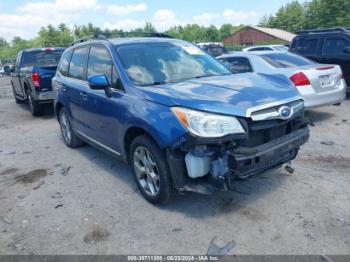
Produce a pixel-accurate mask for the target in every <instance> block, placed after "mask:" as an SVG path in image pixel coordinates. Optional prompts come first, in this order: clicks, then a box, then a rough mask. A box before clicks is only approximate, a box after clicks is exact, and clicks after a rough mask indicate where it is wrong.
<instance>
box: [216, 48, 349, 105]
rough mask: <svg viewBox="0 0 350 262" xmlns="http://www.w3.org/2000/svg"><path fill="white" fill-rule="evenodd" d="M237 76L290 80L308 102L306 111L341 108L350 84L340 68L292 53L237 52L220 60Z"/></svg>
mask: <svg viewBox="0 0 350 262" xmlns="http://www.w3.org/2000/svg"><path fill="white" fill-rule="evenodd" d="M217 58H218V59H219V60H220V61H221V62H223V63H224V64H225V65H226V66H227V67H228V68H229V69H230V70H231V72H233V73H246V72H256V73H261V74H274V75H276V74H281V75H284V76H286V77H288V78H289V79H290V80H291V81H292V82H293V83H294V85H295V86H296V88H297V89H298V91H299V93H300V94H301V96H302V97H303V99H304V103H305V107H306V108H307V109H311V108H314V107H320V106H326V105H339V104H340V103H341V102H342V101H343V100H344V99H345V96H346V84H345V80H344V76H343V73H342V71H341V68H340V66H338V65H325V64H318V63H315V62H313V61H310V60H308V59H306V58H304V57H302V56H299V55H295V54H292V53H289V52H287V53H286V52H274V51H265V52H262V51H260V52H235V53H232V54H227V55H222V56H219V57H217Z"/></svg>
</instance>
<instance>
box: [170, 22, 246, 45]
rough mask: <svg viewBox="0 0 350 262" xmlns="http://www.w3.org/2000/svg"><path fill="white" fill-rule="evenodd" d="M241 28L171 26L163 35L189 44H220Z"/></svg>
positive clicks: (190, 25) (230, 26) (229, 25)
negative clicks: (165, 34)
mask: <svg viewBox="0 0 350 262" xmlns="http://www.w3.org/2000/svg"><path fill="white" fill-rule="evenodd" d="M242 27H243V25H240V26H233V25H231V24H224V25H222V26H221V27H220V28H217V27H215V26H214V25H211V26H209V27H205V26H200V25H197V24H188V25H186V26H181V25H180V26H173V27H171V28H170V29H169V30H168V31H166V32H165V33H167V34H169V35H171V36H173V37H175V38H180V39H184V40H186V41H189V42H220V41H222V40H223V39H224V38H226V37H227V36H229V35H231V34H232V33H234V32H235V31H237V30H239V29H240V28H242Z"/></svg>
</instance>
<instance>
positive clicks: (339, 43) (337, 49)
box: [322, 37, 350, 55]
mask: <svg viewBox="0 0 350 262" xmlns="http://www.w3.org/2000/svg"><path fill="white" fill-rule="evenodd" d="M347 47H350V41H349V40H346V39H343V38H339V37H333V38H326V39H325V42H324V45H323V51H322V53H323V54H324V55H343V54H344V53H345V52H344V50H345V48H347Z"/></svg>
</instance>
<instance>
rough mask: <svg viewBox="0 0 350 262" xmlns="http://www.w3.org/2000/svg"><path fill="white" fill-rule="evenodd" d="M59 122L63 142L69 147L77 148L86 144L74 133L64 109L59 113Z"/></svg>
mask: <svg viewBox="0 0 350 262" xmlns="http://www.w3.org/2000/svg"><path fill="white" fill-rule="evenodd" d="M58 121H59V123H60V127H61V134H62V138H63V141H64V143H65V144H66V145H67V146H68V147H71V148H75V147H79V146H82V145H83V144H84V142H83V141H82V140H81V139H80V138H79V137H77V135H76V134H75V133H74V131H73V129H72V126H71V124H70V121H69V118H68V116H67V114H66V111H65V110H64V108H61V109H60V111H59V113H58Z"/></svg>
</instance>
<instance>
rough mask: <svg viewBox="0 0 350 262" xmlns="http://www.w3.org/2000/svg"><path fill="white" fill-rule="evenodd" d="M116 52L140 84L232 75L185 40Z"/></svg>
mask: <svg viewBox="0 0 350 262" xmlns="http://www.w3.org/2000/svg"><path fill="white" fill-rule="evenodd" d="M117 53H118V54H119V57H120V60H121V62H122V64H123V66H124V68H125V70H126V73H127V74H128V76H129V78H130V79H131V81H132V82H133V83H134V84H136V85H141V86H142V85H143V86H146V85H157V84H165V83H169V82H179V81H184V80H187V79H193V78H200V77H207V76H219V75H227V74H231V73H230V71H229V70H228V69H227V68H226V67H225V66H224V65H222V64H221V63H220V62H219V61H217V60H215V59H214V58H213V57H211V56H209V55H208V54H206V53H205V52H203V51H202V50H201V49H199V48H198V47H196V46H194V45H192V44H190V43H186V42H158V43H136V44H128V45H121V46H118V47H117Z"/></svg>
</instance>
